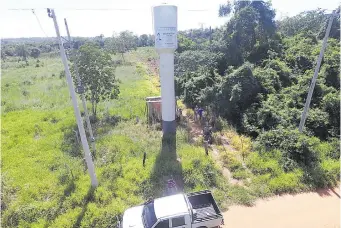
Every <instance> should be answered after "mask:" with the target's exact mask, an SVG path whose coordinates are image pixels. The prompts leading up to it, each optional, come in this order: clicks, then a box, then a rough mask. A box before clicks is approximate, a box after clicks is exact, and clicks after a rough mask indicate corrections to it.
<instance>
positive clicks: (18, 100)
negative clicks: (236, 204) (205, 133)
mask: <svg viewBox="0 0 341 228" xmlns="http://www.w3.org/2000/svg"><path fill="white" fill-rule="evenodd" d="M146 53H147V54H146ZM148 53H149V52H147V51H146V50H144V51H143V54H142V55H143V56H142V57H141V56H139V55H140V51H139V50H138V51H137V52H135V53H130V54H129V55H127V57H128V58H127V60H128V61H132V64H130V65H129V64H126V65H123V66H119V67H118V68H117V71H116V75H117V76H118V78H119V79H120V80H121V82H122V83H121V87H120V89H121V94H120V96H119V99H118V100H112V101H107V102H103V103H102V104H101V105H100V111H101V113H102V115H100V121H98V122H97V123H96V124H95V125H94V129H95V135H96V147H97V148H96V149H97V151H96V153H95V154H94V156H95V167H96V174H97V177H98V180H99V186H98V188H96V189H95V190H92V189H91V187H90V179H89V176H88V175H87V171H86V167H85V165H84V160H83V154H82V150H81V147H80V145H79V144H77V142H76V141H77V139H76V135H75V133H74V130H75V129H77V128H76V124H75V118H74V113H73V109H72V107H71V105H70V99H69V94H68V91H67V87H66V84H65V79H64V78H59V77H58V75H59V72H60V71H61V70H62V65H61V63H60V60H59V59H57V58H44V59H42V60H41V62H43V63H44V67H39V68H38V67H37V68H36V67H35V66H34V65H33V64H31V62H30V63H29V66H26V67H25V68H17V67H16V64H12V65H11V66H8V68H6V69H4V70H3V78H2V80H3V81H2V95H3V96H2V104H4V105H3V112H2V128H1V133H2V134H1V140H2V177H3V178H2V189H3V195H2V201H1V209H2V213H3V214H2V215H3V218H2V225H3V226H4V227H77V226H81V227H112V226H115V224H116V222H117V216H119V215H121V214H122V213H123V211H124V210H125V209H126V208H127V207H130V206H133V205H137V204H140V203H141V202H143V201H144V200H147V199H148V198H151V197H153V198H154V197H159V196H162V195H163V194H164V186H165V177H168V176H170V175H172V176H174V178H176V181H177V184H178V185H179V187H180V188H182V187H183V189H184V190H185V191H193V190H200V189H205V188H210V189H212V190H213V192H214V194H215V195H217V199H218V201H219V204H221V203H222V202H223V201H225V200H226V199H229V198H231V197H230V196H228V195H227V194H226V192H228V191H229V185H228V183H226V180H225V179H224V178H223V177H222V174H221V172H220V171H219V169H218V168H217V167H216V165H215V162H214V161H213V160H212V159H211V158H209V157H207V156H206V155H205V152H204V151H203V149H202V147H201V146H199V147H198V146H194V145H189V144H188V135H187V132H186V131H178V132H177V136H176V151H177V156H176V157H175V158H174V159H173V158H172V159H168V158H167V156H169V155H167V154H171V153H162V151H164V145H163V143H162V140H161V132H160V131H157V130H154V129H153V128H151V127H148V126H147V125H145V123H144V121H143V117H144V115H145V113H144V107H145V100H144V99H145V97H146V96H155V95H158V94H159V91H158V87H157V84H155V79H153V80H154V81H153V80H150V75H148V73H147V71H146V68H145V66H144V65H141V64H140V63H136V62H134V58H133V56H137V57H138V58H139V59H142V58H145V57H146V56H148ZM150 53H153V52H150ZM129 56H130V57H129ZM53 75H54V76H53ZM56 75H57V76H56ZM24 90H25V91H27V92H28V94H27V95H26V96H24V95H22V93H21V91H24ZM136 116H139V117H140V118H141V120H142V121H140V122H139V123H136V121H135V117H136ZM144 152H146V153H147V160H146V164H145V166H143V164H142V157H143V153H144Z"/></svg>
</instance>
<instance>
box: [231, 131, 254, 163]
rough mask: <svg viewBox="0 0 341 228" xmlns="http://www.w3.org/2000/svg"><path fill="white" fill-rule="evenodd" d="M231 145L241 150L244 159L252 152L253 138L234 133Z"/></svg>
mask: <svg viewBox="0 0 341 228" xmlns="http://www.w3.org/2000/svg"><path fill="white" fill-rule="evenodd" d="M231 145H232V146H233V147H234V148H235V149H236V150H238V151H239V152H240V154H241V155H242V157H243V159H245V158H246V157H247V156H248V155H249V154H250V153H251V146H252V145H251V139H250V138H249V137H245V136H243V135H237V134H236V135H234V136H233V137H232V140H231Z"/></svg>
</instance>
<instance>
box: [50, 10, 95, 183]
mask: <svg viewBox="0 0 341 228" xmlns="http://www.w3.org/2000/svg"><path fill="white" fill-rule="evenodd" d="M47 11H48V14H49V17H51V18H52V19H53V23H54V27H55V29H56V34H57V38H58V43H59V48H60V55H61V58H62V62H63V65H64V69H65V75H66V80H67V83H68V86H69V91H70V95H71V99H72V105H73V108H74V111H75V117H76V120H77V125H78V130H79V134H80V138H81V141H82V146H83V150H84V156H85V161H86V164H87V167H88V172H89V175H90V178H91V186H92V187H97V186H98V181H97V177H96V173H95V166H94V163H93V161H92V158H91V155H90V149H89V145H88V141H87V139H86V134H85V130H84V126H83V121H82V117H81V114H80V111H79V108H78V104H77V97H76V93H75V90H74V87H73V83H72V79H71V73H70V69H69V66H68V63H67V58H66V54H65V50H64V46H63V41H62V39H61V36H60V32H59V27H58V23H57V18H56V15H55V12H54V10H53V9H51V10H50V9H47Z"/></svg>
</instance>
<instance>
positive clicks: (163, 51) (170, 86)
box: [153, 4, 178, 135]
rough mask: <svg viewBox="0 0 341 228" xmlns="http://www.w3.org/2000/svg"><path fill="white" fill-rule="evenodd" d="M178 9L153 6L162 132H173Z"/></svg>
mask: <svg viewBox="0 0 341 228" xmlns="http://www.w3.org/2000/svg"><path fill="white" fill-rule="evenodd" d="M177 18H178V9H177V7H176V6H173V5H166V4H163V5H159V6H155V7H154V8H153V23H154V35H155V48H156V51H157V52H158V54H159V56H160V81H161V103H162V106H161V109H162V110H161V112H162V131H163V134H164V135H165V134H175V133H176V122H175V108H176V103H175V89H174V51H175V50H176V48H177V46H178V39H177V32H178V28H177V21H178V19H177Z"/></svg>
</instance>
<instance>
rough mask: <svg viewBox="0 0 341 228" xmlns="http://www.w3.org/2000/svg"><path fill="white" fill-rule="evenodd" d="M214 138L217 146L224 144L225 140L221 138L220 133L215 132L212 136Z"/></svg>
mask: <svg viewBox="0 0 341 228" xmlns="http://www.w3.org/2000/svg"><path fill="white" fill-rule="evenodd" d="M212 137H213V143H215V144H217V145H222V144H223V140H222V138H221V135H220V133H219V132H214V133H213V134H212Z"/></svg>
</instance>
